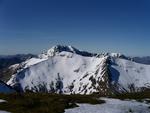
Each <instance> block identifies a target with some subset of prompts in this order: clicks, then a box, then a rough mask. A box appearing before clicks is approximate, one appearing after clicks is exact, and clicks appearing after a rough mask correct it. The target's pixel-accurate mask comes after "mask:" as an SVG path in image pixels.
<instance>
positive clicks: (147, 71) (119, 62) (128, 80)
mask: <svg viewBox="0 0 150 113" xmlns="http://www.w3.org/2000/svg"><path fill="white" fill-rule="evenodd" d="M109 69H110V72H111V77H112V82H113V83H116V84H117V85H118V87H119V90H121V91H127V92H129V91H130V92H135V91H141V90H143V89H144V88H150V65H144V64H139V63H135V62H132V61H129V60H126V59H120V58H111V64H110V67H109Z"/></svg>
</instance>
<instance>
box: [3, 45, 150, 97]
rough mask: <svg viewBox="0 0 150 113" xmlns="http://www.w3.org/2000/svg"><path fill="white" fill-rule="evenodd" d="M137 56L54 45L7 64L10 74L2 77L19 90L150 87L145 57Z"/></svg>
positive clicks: (86, 90) (136, 89) (149, 69)
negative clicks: (30, 56)
mask: <svg viewBox="0 0 150 113" xmlns="http://www.w3.org/2000/svg"><path fill="white" fill-rule="evenodd" d="M140 59H141V60H137V57H136V58H131V57H127V56H125V55H122V54H120V53H101V54H95V53H90V52H85V51H81V50H78V49H76V48H74V47H72V46H62V45H57V46H54V47H52V48H50V49H49V50H48V51H46V52H43V53H42V54H40V55H38V57H37V56H33V57H32V58H27V60H25V61H23V62H21V63H18V64H15V65H12V66H9V68H8V69H9V70H11V71H13V74H12V73H11V75H12V76H10V74H9V76H7V77H4V78H5V79H4V78H3V81H5V82H7V84H8V85H10V86H12V87H13V88H15V89H16V90H18V91H22V92H25V91H33V92H50V93H51V92H55V93H65V94H91V93H99V94H103V95H108V94H112V93H124V92H139V91H143V90H146V89H149V88H150V75H149V73H150V65H148V64H149V63H147V62H146V60H147V59H148V57H146V59H145V58H144V60H143V61H142V58H140ZM137 62H138V63H137ZM139 62H140V63H139ZM143 63H144V64H143ZM145 64H147V65H145Z"/></svg>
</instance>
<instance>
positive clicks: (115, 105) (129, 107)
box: [65, 98, 150, 113]
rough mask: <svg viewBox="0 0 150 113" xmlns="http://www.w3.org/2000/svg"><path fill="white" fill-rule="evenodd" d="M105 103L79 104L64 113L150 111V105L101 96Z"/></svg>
mask: <svg viewBox="0 0 150 113" xmlns="http://www.w3.org/2000/svg"><path fill="white" fill-rule="evenodd" d="M101 99H102V100H105V101H106V103H104V104H99V105H90V104H79V107H77V108H73V109H67V110H65V113H150V109H149V108H148V107H149V106H150V105H149V104H145V103H140V102H136V101H133V100H132V101H131V100H130V101H129V100H128V101H122V100H118V99H109V98H101Z"/></svg>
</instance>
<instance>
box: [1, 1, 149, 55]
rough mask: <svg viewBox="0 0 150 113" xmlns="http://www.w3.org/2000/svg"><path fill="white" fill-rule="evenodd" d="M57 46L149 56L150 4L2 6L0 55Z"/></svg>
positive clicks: (5, 3)
mask: <svg viewBox="0 0 150 113" xmlns="http://www.w3.org/2000/svg"><path fill="white" fill-rule="evenodd" d="M57 44H63V45H73V46H75V47H76V48H79V49H82V50H88V51H91V52H103V51H106V52H121V53H124V54H127V55H134V56H136V55H138V56H146V55H150V0H0V54H16V53H34V54H38V53H40V52H42V51H43V50H46V49H48V48H50V47H51V46H53V45H57Z"/></svg>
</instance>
